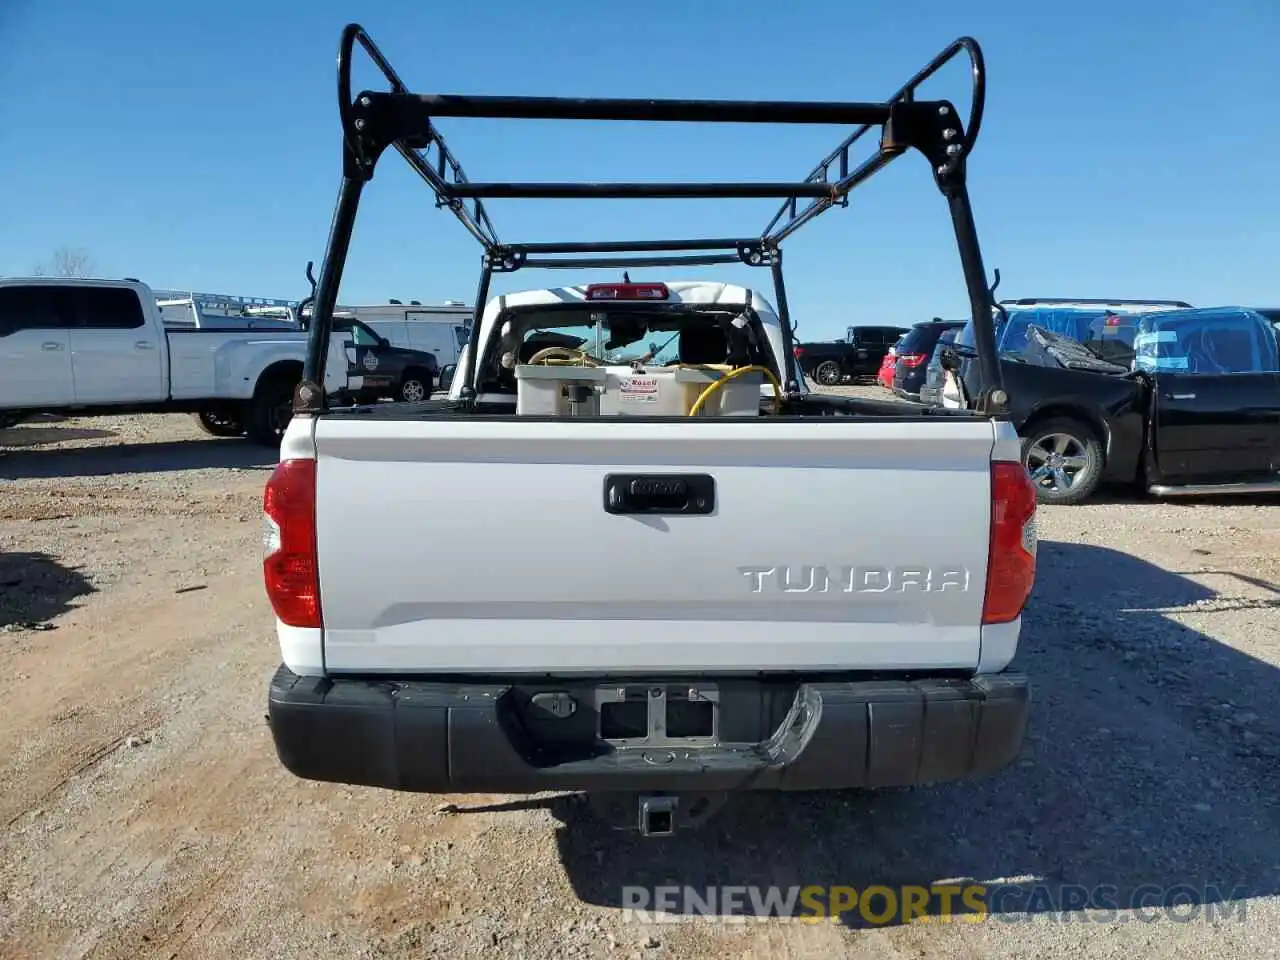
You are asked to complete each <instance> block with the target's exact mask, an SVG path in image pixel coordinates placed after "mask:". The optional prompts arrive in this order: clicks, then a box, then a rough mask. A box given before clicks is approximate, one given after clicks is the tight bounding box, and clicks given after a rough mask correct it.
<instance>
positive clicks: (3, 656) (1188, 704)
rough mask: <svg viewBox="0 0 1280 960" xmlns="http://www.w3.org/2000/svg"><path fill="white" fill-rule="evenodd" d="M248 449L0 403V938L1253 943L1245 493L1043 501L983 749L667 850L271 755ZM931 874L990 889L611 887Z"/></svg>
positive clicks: (520, 948) (1176, 946)
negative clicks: (1026, 688)
mask: <svg viewBox="0 0 1280 960" xmlns="http://www.w3.org/2000/svg"><path fill="white" fill-rule="evenodd" d="M872 392H874V391H872ZM269 464H270V459H269V457H268V456H267V455H266V454H264V453H263V451H261V450H260V449H257V448H254V447H250V446H247V445H245V444H243V443H242V442H240V441H217V440H209V439H206V438H204V437H203V435H202V434H200V433H199V432H198V431H197V429H196V428H195V426H194V424H193V423H191V421H190V420H189V419H188V418H185V417H172V418H165V417H151V418H115V419H102V420H94V421H83V422H81V421H63V422H56V423H48V422H46V423H36V424H31V425H27V426H21V427H17V428H14V429H11V430H8V431H0V703H3V704H4V709H3V711H0V815H2V817H3V823H4V824H5V827H4V833H3V837H2V838H0V956H3V957H15V958H16V957H119V958H134V957H138V958H151V957H159V958H173V957H226V958H237V960H238V958H246V957H282V958H283V957H299V958H301V957H308V958H310V957H315V956H341V957H347V956H355V957H365V956H405V957H408V956H413V957H423V956H440V957H451V958H453V957H471V956H480V955H482V954H483V955H511V956H528V957H544V956H557V957H560V956H583V957H594V956H621V957H630V956H640V957H646V958H649V957H652V958H657V957H675V956H686V957H707V958H711V957H717V958H718V957H797V958H798V957H805V958H813V957H827V956H830V957H837V956H838V957H859V958H870V957H886V958H897V957H928V958H933V957H954V958H987V957H1028V958H1030V957H1057V956H1071V957H1081V956H1086V957H1117V958H1119V957H1134V956H1155V957H1178V958H1179V960H1188V958H1196V957H1204V958H1210V957H1212V958H1222V960H1228V958H1240V960H1244V958H1249V960H1253V958H1258V957H1264V956H1277V955H1280V904H1278V903H1277V894H1280V809H1278V801H1277V797H1278V796H1280V792H1278V790H1277V786H1278V784H1280V696H1277V693H1278V692H1280V686H1278V685H1277V682H1276V681H1277V672H1276V670H1277V665H1280V616H1278V615H1277V610H1276V607H1277V603H1278V602H1280V510H1277V504H1276V502H1275V501H1271V502H1268V501H1264V500H1257V501H1249V502H1243V503H1240V502H1237V503H1230V504H1194V505H1190V504H1188V505H1169V504H1155V503H1144V502H1135V501H1132V500H1128V501H1126V500H1113V501H1110V502H1099V503H1096V504H1092V505H1089V506H1084V507H1076V508H1056V509H1045V510H1043V511H1042V512H1041V520H1040V535H1041V540H1042V546H1041V551H1042V552H1041V558H1042V561H1041V573H1040V579H1039V584H1038V586H1037V590H1036V595H1035V598H1034V600H1033V602H1032V604H1031V607H1030V610H1029V612H1028V615H1027V619H1026V625H1025V627H1024V634H1023V635H1024V642H1023V645H1022V649H1021V651H1020V653H1019V657H1018V661H1017V663H1018V665H1019V666H1021V667H1022V668H1023V669H1025V670H1027V671H1029V672H1030V673H1031V674H1032V675H1033V677H1034V679H1035V683H1036V688H1035V689H1036V707H1035V713H1034V718H1033V727H1032V732H1031V734H1030V739H1029V742H1028V744H1027V745H1026V748H1025V752H1024V756H1023V758H1022V759H1021V760H1020V761H1019V762H1018V763H1017V764H1016V765H1015V766H1013V767H1011V768H1010V769H1008V770H1007V771H1005V772H1003V773H1001V774H999V775H997V776H995V777H993V778H990V779H988V780H984V781H980V782H974V783H968V784H960V785H952V786H946V787H938V788H931V789H925V790H919V791H911V792H902V793H891V794H886V795H880V796H872V797H868V796H864V795H845V794H836V795H805V796H791V797H760V798H749V799H743V800H741V801H738V802H737V803H736V804H734V805H731V806H730V807H729V808H727V809H726V810H725V811H724V812H723V814H722V815H721V818H720V819H719V820H717V821H714V822H713V823H712V824H711V825H710V826H709V827H708V828H706V830H705V831H704V832H703V833H701V834H698V835H694V836H692V837H690V838H686V839H683V840H681V841H680V842H678V843H676V844H671V843H666V842H663V841H649V842H641V841H636V840H630V839H623V838H621V837H619V836H616V835H611V834H609V833H608V832H606V831H604V830H602V829H601V828H600V827H599V826H597V825H596V823H595V822H594V821H592V820H590V819H589V818H587V817H586V816H585V814H584V813H583V812H582V811H581V809H580V806H579V804H578V803H577V802H575V800H574V799H573V798H555V797H551V798H546V797H538V798H532V799H524V800H519V799H513V798H505V797H484V796H468V797H452V798H443V797H435V796H410V795H396V794H392V793H380V792H376V791H371V790H365V789H347V788H343V787H337V786H325V785H320V784H313V783H306V782H301V781H298V780H296V779H294V778H292V777H291V776H290V775H289V774H287V773H286V772H285V771H284V770H283V769H282V768H281V767H280V765H279V763H278V762H277V760H276V758H275V755H274V751H273V748H272V745H271V740H270V736H269V734H268V731H267V728H266V726H265V724H264V721H263V712H264V708H265V693H266V683H267V679H268V677H269V675H270V673H271V671H272V670H273V669H274V667H275V665H276V663H277V661H278V651H277V649H276V643H275V638H274V634H273V631H272V628H271V619H270V612H269V608H268V606H267V604H266V601H265V598H264V596H263V593H262V589H261V585H260V580H259V577H260V573H259V570H260V568H259V566H258V557H259V555H260V546H259V538H260V525H259V517H260V513H259V495H260V491H261V487H262V483H263V481H264V479H265V476H266V471H267V470H268V469H269ZM904 522H909V520H904ZM449 801H452V802H455V803H457V804H458V807H459V808H460V809H459V810H458V811H454V810H453V809H451V808H450V807H448V806H447V802H449ZM956 878H971V879H974V880H977V881H979V882H982V883H986V884H994V883H997V882H1004V883H1007V884H1009V885H1010V887H1009V890H1010V891H1011V894H1010V896H1008V897H1007V898H1006V899H1005V900H1004V901H1003V902H1002V903H1000V904H994V905H993V906H992V911H993V912H992V915H991V916H990V917H989V918H988V919H987V920H986V922H982V923H964V924H960V923H948V924H942V923H932V924H930V923H913V924H909V925H888V926H880V927H874V928H872V927H869V926H868V925H867V924H865V923H864V922H863V921H862V920H861V919H855V918H857V914H856V913H854V914H850V915H847V916H846V918H845V921H846V922H843V923H834V924H833V923H822V924H817V925H808V924H803V923H798V922H794V921H792V922H785V921H780V920H771V921H768V922H764V923H757V922H748V923H732V922H707V920H705V919H703V918H697V919H696V920H694V921H691V922H684V923H679V924H671V925H663V926H651V925H642V924H639V923H636V922H632V921H630V920H629V919H628V917H627V915H626V914H625V913H624V911H623V910H622V909H621V907H622V905H623V903H624V901H623V887H624V886H627V885H647V886H651V887H652V886H655V885H660V884H666V883H675V884H688V885H692V886H695V887H700V888H703V887H706V886H708V885H712V884H733V885H747V886H750V885H760V886H764V885H769V884H777V885H781V886H783V887H788V886H791V885H808V884H831V885H849V886H853V887H857V888H859V889H861V888H863V887H865V886H866V885H868V884H887V885H890V886H894V885H899V884H929V883H935V882H944V881H954V880H955V879H956ZM1037 884H1045V885H1048V889H1051V890H1054V891H1057V890H1059V889H1060V886H1061V885H1063V884H1072V885H1079V886H1080V887H1083V888H1087V889H1094V888H1096V887H1098V886H1099V885H1109V886H1110V887H1113V888H1114V891H1113V893H1112V896H1113V897H1114V898H1115V902H1125V901H1126V898H1127V897H1129V896H1130V894H1131V893H1132V892H1133V891H1135V890H1139V889H1142V888H1144V886H1146V885H1149V886H1150V888H1151V889H1152V890H1154V891H1163V890H1166V889H1168V888H1170V887H1174V886H1177V885H1185V887H1186V888H1188V889H1187V892H1188V893H1189V895H1190V897H1191V898H1192V899H1194V900H1197V901H1199V902H1201V903H1202V904H1203V903H1205V902H1207V903H1208V904H1209V905H1210V907H1211V908H1213V909H1216V910H1219V911H1221V910H1223V909H1224V908H1225V909H1226V910H1227V912H1228V915H1227V916H1225V917H1222V916H1219V918H1218V919H1217V920H1216V921H1211V920H1209V919H1207V918H1206V916H1205V913H1206V908H1205V907H1204V906H1201V907H1200V908H1199V909H1198V910H1197V909H1185V908H1184V909H1182V910H1181V911H1179V912H1180V914H1181V915H1182V917H1183V918H1184V919H1185V918H1187V917H1188V916H1189V917H1190V919H1189V921H1188V922H1179V921H1178V920H1175V919H1162V920H1159V921H1158V922H1146V923H1143V922H1133V918H1134V915H1132V914H1127V913H1126V914H1122V915H1120V916H1119V917H1117V918H1112V919H1107V918H1105V917H1104V918H1098V917H1096V916H1094V915H1093V914H1091V913H1090V912H1089V911H1086V910H1082V909H1080V904H1079V903H1066V904H1065V906H1066V907H1067V908H1068V909H1067V910H1066V912H1065V913H1064V914H1062V915H1058V914H1055V913H1054V912H1052V911H1053V910H1054V909H1056V906H1055V905H1054V904H1050V903H1047V902H1044V901H1039V900H1037V899H1036V896H1035V895H1034V894H1033V893H1032V891H1033V890H1034V889H1035V888H1036V885H1037ZM1155 902H1157V903H1158V902H1159V893H1158V892H1157V894H1156V900H1155ZM1019 911H1026V912H1019ZM1232 911H1235V912H1232ZM1241 911H1243V921H1242V917H1241ZM1090 920H1092V921H1093V922H1087V921H1090Z"/></svg>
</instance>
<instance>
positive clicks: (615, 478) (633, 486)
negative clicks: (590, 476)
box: [604, 473, 716, 515]
mask: <svg viewBox="0 0 1280 960" xmlns="http://www.w3.org/2000/svg"><path fill="white" fill-rule="evenodd" d="M715 505H716V481H715V478H714V477H712V476H710V475H709V474H705V473H611V474H609V475H608V476H606V477H605V478H604V509H605V512H606V513H615V514H694V515H705V514H709V513H711V512H713V511H714V510H715Z"/></svg>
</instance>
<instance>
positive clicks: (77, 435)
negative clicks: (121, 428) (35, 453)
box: [0, 426, 116, 449]
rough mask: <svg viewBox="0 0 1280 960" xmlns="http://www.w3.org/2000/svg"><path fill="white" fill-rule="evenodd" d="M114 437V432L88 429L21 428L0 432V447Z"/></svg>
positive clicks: (36, 445) (34, 445)
mask: <svg viewBox="0 0 1280 960" xmlns="http://www.w3.org/2000/svg"><path fill="white" fill-rule="evenodd" d="M114 436H116V432H115V431H114V430H97V429H92V428H89V427H45V426H39V427H37V426H23V427H12V428H10V429H8V430H0V447H8V448H10V449H12V448H15V447H40V446H45V445H47V444H51V443H68V442H70V441H72V440H106V439H108V438H110V437H114Z"/></svg>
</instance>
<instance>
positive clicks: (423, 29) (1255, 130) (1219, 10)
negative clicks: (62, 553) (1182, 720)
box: [0, 0, 1280, 339]
mask: <svg viewBox="0 0 1280 960" xmlns="http://www.w3.org/2000/svg"><path fill="white" fill-rule="evenodd" d="M350 19H357V20H359V21H360V22H361V23H363V24H364V26H365V27H366V28H367V29H368V30H369V32H370V34H371V35H372V37H373V39H374V40H375V42H377V43H378V44H379V45H380V46H381V47H382V48H383V50H384V52H385V53H386V54H387V55H388V56H389V57H390V59H391V60H392V62H393V63H394V64H395V65H396V66H397V68H398V70H399V71H400V73H401V75H402V76H403V77H404V79H405V80H406V82H407V83H408V84H409V85H410V87H412V88H413V89H415V90H417V91H419V92H445V93H448V92H461V93H514V94H531V95H553V96H555V95H576V96H642V97H643V96H655V97H709V98H720V97H725V98H739V97H742V98H750V97H758V98H767V99H775V98H776V99H823V100H826V99H830V100H839V99H847V100H859V99H863V100H866V99H880V98H883V97H885V96H887V95H888V94H889V93H891V92H892V91H893V90H895V89H896V88H897V87H898V86H899V85H900V84H901V83H902V82H903V81H905V80H906V79H907V77H908V76H909V75H910V74H911V73H913V72H914V71H915V70H916V69H917V68H918V67H919V66H921V65H923V64H924V63H925V62H926V61H927V60H928V59H929V58H930V57H932V56H933V54H934V53H935V52H936V51H937V50H938V49H941V48H942V47H943V46H945V45H946V44H947V43H948V42H950V41H951V40H952V39H954V38H955V37H956V36H958V35H960V34H964V33H968V34H972V35H973V36H976V37H977V38H978V40H979V41H980V42H981V43H982V45H983V47H984V49H985V52H986V55H987V65H988V72H989V83H990V86H989V93H988V100H987V113H986V118H985V120H984V124H983V129H982V134H981V137H980V138H979V141H978V145H977V148H976V150H975V152H974V154H973V156H972V158H971V160H970V190H971V194H972V198H973V203H974V209H975V215H976V219H977V223H978V229H979V234H980V237H981V239H982V244H983V253H984V256H985V259H986V263H987V267H988V270H989V271H990V269H991V268H993V267H999V268H1000V270H1001V274H1002V276H1003V283H1002V284H1001V288H1000V295H1001V296H1010V297H1012V296H1086V297H1099V296H1112V297H1134V298H1139V297H1153V298H1181V299H1186V300H1189V301H1191V302H1193V303H1195V304H1198V305H1200V304H1204V305H1208V304H1220V303H1246V304H1271V305H1273V304H1276V303H1280V291H1278V290H1277V289H1276V282H1275V278H1276V276H1277V268H1276V263H1277V251H1278V250H1280V190H1278V189H1277V188H1276V182H1277V181H1276V177H1277V172H1276V160H1275V158H1276V157H1277V156H1280V125H1278V124H1277V123H1276V122H1275V117H1276V116H1277V109H1278V108H1277V103H1280V69H1278V68H1277V58H1276V53H1275V51H1276V49H1277V45H1278V41H1280V4H1277V3H1276V2H1275V0H1222V2H1218V3H1203V2H1202V3H1194V4H1192V3H1185V2H1168V0H1165V2H1159V3H1156V2H1152V0H1126V2H1115V0H1110V2H1098V0H1082V2H1075V3H1071V4H1037V3H1028V2H1025V0H1020V2H1016V3H1014V2H989V3H977V2H967V3H957V2H954V0H952V2H932V0H931V2H923V0H862V2H859V3H850V4H833V3H814V2H809V0H791V2H789V3H785V4H770V5H767V6H766V5H764V4H759V5H758V6H756V9H755V10H754V11H753V4H752V3H750V2H749V0H738V2H733V3H730V2H721V0H684V2H680V3H674V2H666V0H654V2H651V3H649V4H647V5H643V4H627V5H621V4H610V3H608V2H604V0H596V2H569V0H548V2H541V3H514V2H511V0H488V2H486V3H477V4H471V5H469V6H468V5H466V4H460V3H454V4H438V3H422V2H417V0H413V2H410V0H380V2H365V3H360V4H351V3H338V2H335V0H310V2H308V3H306V4H300V3H299V4H285V3H282V2H273V0H256V2H253V3H250V2H246V0H219V2H218V3H216V4H214V3H206V4H202V5H199V6H197V5H195V4H178V3H172V2H160V0H119V2H117V3H113V4H100V3H96V2H90V0H7V2H5V3H0V41H2V42H3V45H4V50H5V56H4V58H2V59H0V87H2V88H3V89H4V90H5V91H6V95H5V97H4V98H3V99H2V100H0V130H4V131H5V136H4V138H3V142H4V149H3V150H0V198H2V199H0V202H2V203H3V208H2V211H3V213H2V215H0V274H25V273H29V272H30V271H31V270H32V268H33V267H35V266H36V265H37V264H39V263H41V262H44V261H48V260H49V259H50V258H51V256H52V254H53V251H54V250H55V249H56V248H57V247H59V246H63V245H67V246H72V247H78V248H83V249H84V250H86V251H87V252H88V253H89V254H90V256H91V257H92V259H93V262H94V264H95V266H96V267H97V273H98V274H99V275H102V276H133V277H139V278H142V279H143V280H146V281H147V282H149V283H151V284H152V285H153V286H156V287H166V288H172V287H184V288H188V289H197V290H204V291H220V292H230V293H237V294H243V295H250V296H265V297H293V298H296V297H300V296H302V295H303V294H304V293H305V291H306V287H305V282H304V280H303V276H302V269H303V266H304V264H305V262H306V261H307V260H308V259H315V260H317V261H318V260H319V259H320V258H321V256H322V254H323V247H324V242H325V237H326V235H327V231H328V226H329V220H330V217H331V215H332V209H333V202H334V198H335V195H336V190H337V186H338V179H339V174H340V152H339V143H340V141H339V128H338V118H337V108H336V88H335V69H334V64H335V56H336V50H337V42H338V36H339V33H340V31H341V29H342V26H343V25H344V24H345V23H346V22H347V21H348V20H350ZM372 80H373V78H372V76H371V75H370V74H369V73H367V72H363V73H357V76H356V83H357V87H359V86H366V85H371V84H372ZM922 95H925V96H942V97H949V98H951V99H953V100H954V101H956V102H957V104H958V105H960V106H961V108H962V110H964V109H967V104H968V87H967V81H966V77H965V75H964V73H963V68H952V69H951V70H949V71H948V72H946V73H945V74H943V75H940V76H939V77H938V78H937V79H936V80H935V81H933V82H932V83H931V84H930V86H929V87H928V88H926V89H925V90H923V91H922ZM439 126H440V129H441V130H442V132H443V133H444V135H445V137H446V139H447V140H448V142H449V144H450V146H451V147H452V148H453V150H454V152H455V153H456V154H457V155H458V157H459V159H460V160H461V162H462V164H463V166H464V168H465V169H466V171H467V173H468V175H469V176H470V178H471V179H473V180H503V179H507V180H520V179H527V180H557V179H572V178H580V177H590V178H596V179H603V180H609V179H618V180H644V179H681V178H683V179H692V180H697V179H716V178H721V179H731V178H733V177H742V178H745V179H760V180H789V179H800V178H802V177H803V175H804V174H806V173H807V172H808V171H809V170H810V169H811V168H812V166H813V165H814V163H815V162H816V161H817V160H818V159H820V157H821V156H822V155H824V154H825V153H826V152H827V151H828V150H829V149H831V148H832V147H833V146H834V145H835V144H836V143H837V142H838V141H839V139H840V137H841V135H842V133H841V131H839V130H837V129H835V128H820V127H794V128H784V127H740V126H733V127H726V126H717V127H697V126H690V125H685V124H681V125H670V126H666V127H663V128H659V129H639V128H637V127H636V126H635V125H604V126H601V125H595V124H576V123H565V122H559V123H554V122H552V123H542V122H530V121H473V120H453V121H448V120H445V121H441V122H440V124H439ZM775 206H776V204H775V202H774V201H771V200H753V201H643V200H606V201H594V202H590V201H582V202H580V201H491V202H490V213H491V215H492V217H493V219H494V221H495V224H496V226H497V229H498V233H499V236H500V237H501V238H502V239H503V240H509V241H513V242H518V241H530V240H556V239H590V238H614V239H632V238H636V237H660V236H663V235H702V236H709V235H733V234H747V235H749V234H752V233H755V232H758V231H759V230H760V229H761V228H762V227H763V226H764V224H765V223H766V222H767V221H768V219H769V217H770V216H771V215H772V213H773V211H774V208H775ZM786 250H787V283H788V294H789V300H790V302H791V307H792V313H793V316H794V318H795V319H796V320H797V321H798V323H799V324H800V331H801V336H802V337H803V338H805V339H809V338H818V337H826V336H833V335H836V334H839V333H841V332H843V330H844V328H845V327H846V326H848V325H849V324H851V323H871V322H879V321H888V322H914V321H917V320H923V319H928V318H929V317H930V316H933V315H935V314H936V315H942V316H962V315H964V313H965V297H964V286H963V280H962V276H961V273H960V269H959V262H958V259H957V255H956V251H955V246H954V242H953V239H952V234H951V232H950V221H949V219H948V217H947V214H946V209H945V205H944V202H943V200H942V198H941V196H940V195H939V194H938V193H937V191H936V189H935V188H934V186H933V183H932V179H931V177H930V176H929V172H928V166H927V164H926V163H925V161H924V159H923V158H921V157H919V156H918V155H913V156H909V157H906V158H904V159H903V160H900V161H898V162H897V163H896V164H894V165H893V166H892V167H891V168H890V169H888V170H887V171H885V172H884V173H882V174H880V175H879V176H877V177H876V178H875V179H874V180H873V181H872V182H871V183H869V184H867V185H866V186H865V187H863V188H861V189H859V190H858V191H856V192H855V194H854V199H853V203H852V204H851V205H850V207H849V208H848V209H844V210H833V211H831V212H830V213H828V214H827V215H825V216H824V217H822V218H821V219H820V220H819V221H817V222H815V223H814V224H812V225H810V226H809V227H807V228H805V229H803V230H801V231H800V232H799V233H798V234H796V236H795V237H793V238H792V239H791V240H790V241H789V243H788V246H787V247H786ZM478 265H479V247H478V245H477V244H476V243H475V242H474V240H472V239H471V238H470V236H469V235H467V234H466V233H465V232H464V231H463V229H462V227H461V226H460V225H459V224H458V223H457V222H456V221H455V220H453V218H452V217H451V216H449V215H448V214H447V213H444V212H442V211H437V210H435V209H434V208H433V204H432V201H431V196H430V193H429V191H427V189H426V188H425V186H423V185H421V184H420V182H419V181H418V180H417V178H416V176H414V175H413V174H412V173H411V172H409V171H408V169H407V168H406V167H405V166H404V164H403V162H402V161H400V159H399V158H398V157H397V156H395V155H394V153H388V154H387V155H386V156H385V157H384V159H383V162H382V163H381V165H380V166H379V169H378V173H377V176H376V177H375V179H374V181H373V183H372V184H371V185H370V186H369V188H368V189H367V190H366V192H365V199H364V201H363V204H362V210H361V217H360V219H359V221H358V222H357V227H356V234H355V240H354V244H353V249H352V253H351V258H350V260H349V263H348V267H347V273H346V277H345V280H344V283H343V287H342V291H341V299H342V300H343V301H345V302H348V303H354V302H380V301H383V300H385V299H386V298H388V297H399V298H401V299H405V300H407V299H410V298H415V299H420V300H422V301H424V302H439V301H442V300H445V299H453V298H456V299H464V300H467V301H468V302H470V300H471V298H472V297H473V295H474V289H475V282H476V279H477V276H478ZM612 275H613V274H612V273H611V274H610V276H612ZM571 276H572V279H575V280H577V279H600V278H601V277H600V275H598V274H591V275H581V276H578V275H567V274H565V273H563V272H556V273H550V272H545V271H529V272H526V273H519V274H516V275H514V276H513V277H508V278H503V283H502V284H501V285H498V286H495V290H502V289H516V288H522V287H538V286H547V285H551V284H553V283H556V282H564V281H567V280H569V279H570V277H571ZM698 276H708V277H711V278H716V279H728V280H733V281H735V282H745V283H749V284H752V285H754V286H757V287H765V286H767V284H768V275H767V273H764V272H762V271H752V270H750V269H749V268H746V267H736V268H706V269H700V270H689V269H686V270H684V271H682V277H698ZM632 278H633V279H661V278H662V277H660V276H659V275H658V274H657V273H656V272H655V271H653V270H636V271H632ZM667 278H669V279H673V278H675V276H674V274H668V275H667Z"/></svg>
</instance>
